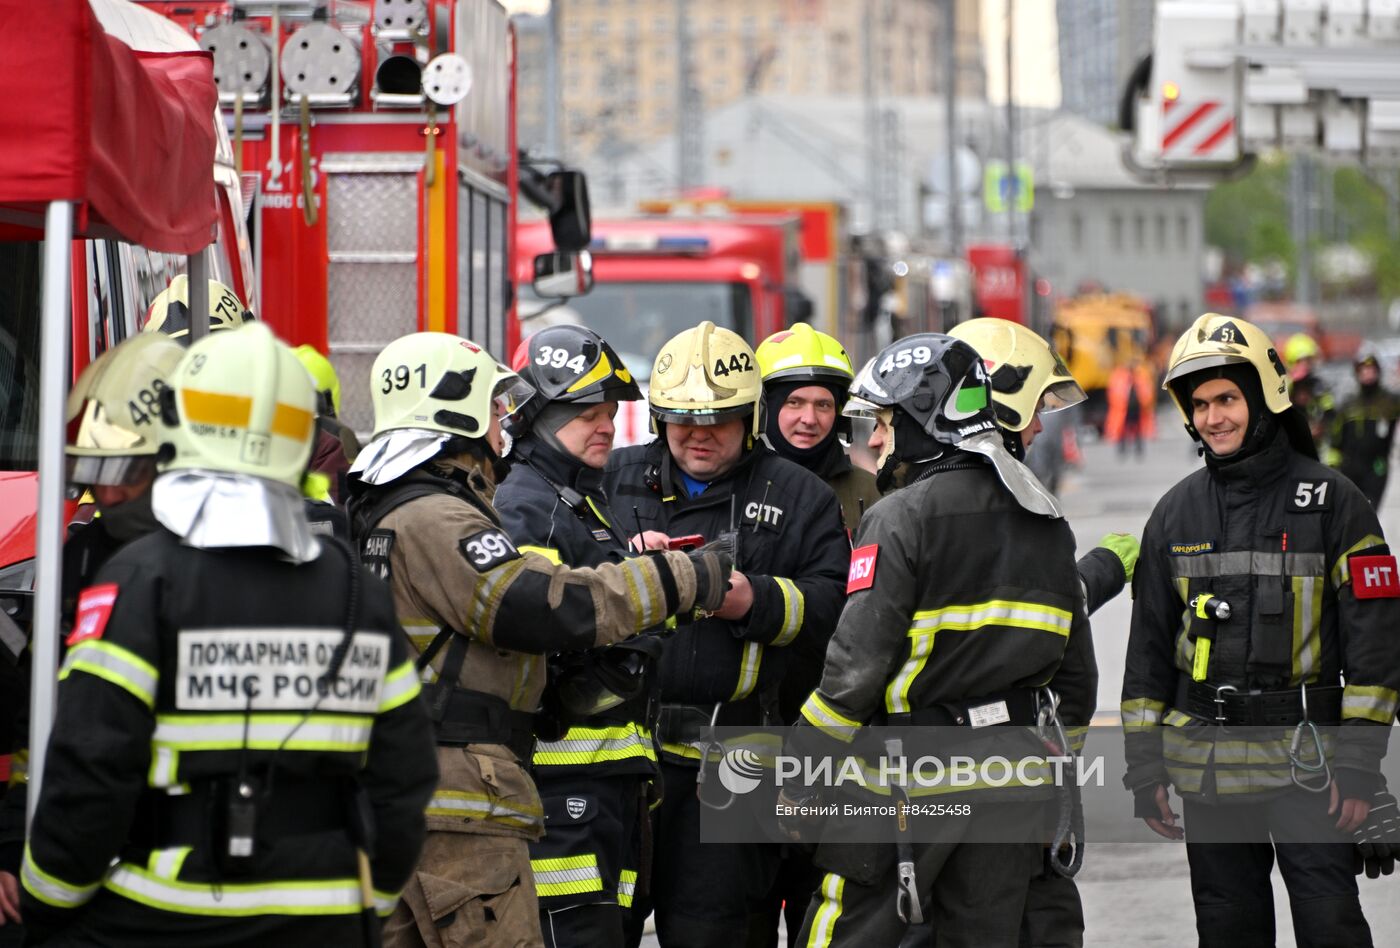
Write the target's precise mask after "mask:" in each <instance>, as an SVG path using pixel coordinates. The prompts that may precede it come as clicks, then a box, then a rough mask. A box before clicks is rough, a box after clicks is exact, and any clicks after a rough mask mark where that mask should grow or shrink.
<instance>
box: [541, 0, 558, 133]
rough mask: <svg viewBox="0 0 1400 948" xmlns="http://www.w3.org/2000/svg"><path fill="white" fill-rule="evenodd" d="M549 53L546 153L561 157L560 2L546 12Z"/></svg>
mask: <svg viewBox="0 0 1400 948" xmlns="http://www.w3.org/2000/svg"><path fill="white" fill-rule="evenodd" d="M545 16H546V17H547V19H546V20H545V24H546V27H545V33H546V35H547V36H548V49H549V52H548V55H547V56H546V57H545V88H544V153H545V154H546V155H548V156H550V157H551V158H558V157H559V4H557V3H551V4H550V5H549V12H548V13H547V14H545Z"/></svg>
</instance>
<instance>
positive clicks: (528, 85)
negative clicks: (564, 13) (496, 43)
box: [511, 13, 558, 151]
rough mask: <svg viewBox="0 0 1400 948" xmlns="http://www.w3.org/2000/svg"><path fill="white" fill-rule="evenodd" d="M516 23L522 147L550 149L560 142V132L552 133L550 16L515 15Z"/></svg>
mask: <svg viewBox="0 0 1400 948" xmlns="http://www.w3.org/2000/svg"><path fill="white" fill-rule="evenodd" d="M511 22H513V23H514V24H515V83H516V95H515V120H516V138H517V140H518V141H519V144H520V147H522V148H528V149H535V150H540V151H545V150H548V149H549V148H550V147H551V145H553V144H555V143H556V142H557V137H556V136H557V135H558V129H557V128H556V129H554V134H551V133H550V132H551V130H550V127H549V126H550V122H551V118H552V117H551V115H550V97H549V87H550V83H551V81H552V79H551V74H550V73H551V70H550V66H551V60H552V58H553V56H554V38H553V37H552V36H550V32H549V17H548V16H547V15H546V16H534V15H531V14H524V13H522V14H516V15H515V16H513V17H511Z"/></svg>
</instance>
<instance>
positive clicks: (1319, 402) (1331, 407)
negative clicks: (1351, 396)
mask: <svg viewBox="0 0 1400 948" xmlns="http://www.w3.org/2000/svg"><path fill="white" fill-rule="evenodd" d="M1283 358H1284V360H1285V361H1286V362H1287V363H1288V366H1289V374H1290V376H1291V377H1292V380H1293V383H1292V388H1291V389H1290V392H1289V397H1290V399H1291V400H1292V402H1293V404H1294V405H1295V406H1297V407H1298V408H1300V409H1302V412H1303V415H1304V417H1306V418H1307V421H1308V430H1309V432H1310V433H1311V434H1312V439H1313V443H1314V444H1315V445H1317V447H1318V451H1319V452H1320V453H1325V451H1326V444H1327V431H1328V428H1330V427H1331V424H1332V415H1333V414H1334V413H1335V412H1336V410H1337V402H1336V399H1335V398H1333V396H1332V390H1331V388H1330V387H1329V386H1328V385H1327V383H1326V382H1325V381H1323V380H1322V378H1321V377H1320V376H1319V375H1318V374H1317V373H1316V372H1315V371H1314V369H1316V368H1317V363H1318V362H1319V361H1320V360H1321V359H1322V348H1321V347H1320V346H1319V345H1318V344H1317V340H1315V339H1313V337H1312V336H1309V335H1307V334H1306V333H1301V332H1300V333H1294V334H1293V335H1292V336H1289V337H1288V341H1287V342H1286V343H1284V345H1283Z"/></svg>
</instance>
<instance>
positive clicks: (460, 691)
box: [351, 457, 697, 839]
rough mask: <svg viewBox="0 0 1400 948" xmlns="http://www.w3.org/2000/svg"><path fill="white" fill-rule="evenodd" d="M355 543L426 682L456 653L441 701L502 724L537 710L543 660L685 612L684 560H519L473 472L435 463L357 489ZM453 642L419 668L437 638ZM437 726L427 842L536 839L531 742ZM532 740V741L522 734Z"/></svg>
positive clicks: (689, 600)
mask: <svg viewBox="0 0 1400 948" xmlns="http://www.w3.org/2000/svg"><path fill="white" fill-rule="evenodd" d="M404 483H408V484H410V485H412V486H416V487H419V488H421V489H423V491H424V492H423V493H422V494H421V495H420V496H417V497H416V498H414V499H412V500H409V501H408V502H406V503H402V504H400V505H397V506H394V507H393V508H392V509H391V510H390V511H389V512H388V513H387V514H385V515H384V516H382V517H378V516H377V515H374V514H373V513H370V511H373V509H374V505H375V502H376V501H377V500H383V498H384V497H386V496H387V494H388V491H391V490H393V489H394V488H395V487H396V485H400V486H401V485H402V484H404ZM351 485H352V491H356V492H360V491H363V492H364V493H363V497H362V498H361V497H357V498H356V500H355V501H353V502H352V517H353V519H354V522H355V528H354V529H355V533H356V537H357V539H358V542H359V543H360V545H361V548H362V550H363V551H364V558H365V561H366V563H367V564H372V565H373V566H374V568H376V569H377V570H379V571H380V573H381V575H384V576H386V577H387V578H388V579H389V582H390V586H391V587H392V589H393V591H394V605H395V608H396V609H397V611H398V615H399V619H400V621H401V622H403V625H404V628H405V629H406V630H407V632H408V634H409V638H410V640H411V641H412V644H413V648H414V650H415V652H417V653H418V655H419V663H420V664H426V667H425V668H423V669H422V677H423V680H424V681H425V682H428V683H431V684H436V683H437V681H438V676H439V675H441V674H442V673H443V669H444V668H445V667H447V662H448V661H449V660H450V659H452V656H453V652H454V650H455V649H461V650H462V651H461V652H460V653H459V658H458V659H457V662H456V663H457V664H458V665H459V668H460V671H459V672H458V673H457V675H456V676H455V682H454V683H453V684H452V687H451V688H450V689H447V690H438V691H437V694H440V695H450V696H451V697H452V699H453V701H455V700H456V699H457V697H458V696H463V697H465V698H468V699H471V702H472V703H474V704H475V705H476V706H478V707H480V706H481V703H482V701H481V699H482V696H484V697H485V698H486V699H487V702H488V703H489V702H491V701H497V702H500V703H502V704H503V705H504V706H505V708H506V709H508V711H505V718H506V719H507V720H516V721H518V720H520V719H521V716H522V715H523V716H526V717H528V716H530V715H533V714H534V713H535V711H536V710H537V709H538V708H539V707H540V696H541V694H542V693H543V691H544V687H545V680H546V668H545V656H546V655H547V654H548V653H550V652H557V651H579V650H583V649H589V648H594V647H596V646H601V645H608V644H611V643H613V642H618V641H621V640H622V639H624V638H627V637H629V636H631V635H634V634H636V633H637V632H639V631H640V630H642V629H646V628H650V627H651V626H653V625H657V624H658V623H660V622H662V621H664V620H665V619H666V618H667V616H669V615H672V614H673V613H675V612H676V611H678V610H680V609H685V610H689V609H691V608H692V607H693V605H694V602H695V599H696V593H697V577H696V573H695V568H694V567H693V566H692V565H691V562H690V559H689V558H688V557H687V556H686V554H684V553H679V552H666V553H659V554H655V555H650V556H643V557H637V558H636V559H631V560H627V561H625V562H623V563H619V564H603V565H601V566H599V567H597V569H592V570H587V569H571V568H569V567H566V566H560V565H556V564H554V563H551V562H550V561H549V560H548V559H546V558H545V557H543V556H539V555H537V554H534V553H526V554H521V552H520V551H519V550H517V549H516V547H515V544H514V543H512V542H511V540H510V538H509V537H508V536H507V535H506V533H505V532H504V530H503V529H502V527H501V523H500V520H499V518H498V516H497V514H496V511H495V509H494V508H493V507H492V505H491V502H492V496H493V494H494V490H495V488H494V484H493V482H492V481H491V480H489V479H488V477H487V476H486V474H485V473H484V472H483V470H482V469H481V465H480V462H477V461H475V460H472V459H469V458H465V457H464V458H462V459H454V460H451V461H447V462H441V461H439V462H432V463H431V464H429V465H428V466H427V468H426V469H425V468H418V469H415V470H414V471H413V472H410V473H409V474H407V475H405V476H404V477H401V478H398V479H397V480H396V481H394V482H393V483H392V484H389V485H384V486H380V487H374V488H369V489H368V490H367V491H366V490H365V485H364V484H363V483H359V482H357V481H356V480H354V479H352V481H351ZM443 632H446V633H447V635H446V638H447V639H449V640H450V641H449V642H448V644H447V645H446V646H445V647H442V648H439V649H437V650H436V651H435V654H433V655H431V656H430V659H429V661H427V662H426V663H425V662H424V661H423V656H424V655H425V654H428V650H429V649H431V648H432V643H433V642H434V640H435V639H437V640H439V641H442V640H441V639H439V633H443ZM452 717H453V716H452V714H451V709H450V707H449V713H448V716H447V717H446V718H444V719H442V720H439V721H438V722H437V723H438V724H439V732H440V733H439V747H438V764H439V767H440V769H441V771H442V777H441V779H440V781H439V784H438V788H437V791H436V792H435V794H434V795H433V798H432V800H431V802H430V803H429V805H428V829H429V830H444V831H449V832H460V833H481V834H486V835H498V836H515V837H523V838H526V839H538V838H539V836H540V835H541V833H542V832H543V826H544V817H543V813H542V811H541V807H540V798H539V794H538V793H537V791H536V789H535V785H534V782H533V781H532V780H531V779H530V776H529V774H528V773H527V771H526V769H525V766H524V765H523V764H522V759H523V758H524V757H526V756H527V755H529V753H530V748H531V744H532V743H533V742H532V741H529V740H527V741H526V742H525V743H524V744H523V745H521V744H518V743H517V744H516V745H515V746H514V748H512V746H508V744H507V742H506V741H504V740H489V741H488V740H481V741H466V742H459V741H449V740H447V739H445V738H444V737H443V736H442V735H444V734H446V732H447V730H448V729H449V727H448V726H450V725H456V724H458V723H459V722H457V721H454V720H453V719H452ZM527 737H528V734H527Z"/></svg>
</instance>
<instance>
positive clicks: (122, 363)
mask: <svg viewBox="0 0 1400 948" xmlns="http://www.w3.org/2000/svg"><path fill="white" fill-rule="evenodd" d="M184 352H185V351H184V349H182V348H181V347H180V346H179V344H177V343H175V342H174V341H172V340H170V339H167V338H165V337H163V336H156V335H151V336H144V335H143V336H137V337H135V338H133V339H128V340H126V341H124V342H122V343H121V344H120V345H118V346H116V347H114V348H112V349H109V350H107V351H106V352H105V353H103V354H102V355H101V356H99V357H98V358H97V359H96V360H95V361H93V362H91V363H90V364H88V365H87V366H86V367H85V368H84V369H83V371H82V374H81V375H79V376H78V381H77V383H76V384H75V385H74V386H73V391H72V392H71V393H70V394H69V396H68V422H69V436H68V444H67V446H66V447H65V449H64V453H65V454H66V455H67V466H68V477H67V483H68V494H69V496H70V497H77V496H78V495H80V494H82V493H84V492H85V491H86V492H88V493H90V494H91V496H92V498H93V500H94V503H95V506H96V508H97V515H96V516H95V517H94V518H93V519H92V520H91V521H89V522H87V523H84V524H80V525H77V526H75V527H73V528H72V529H70V530H69V533H68V538H67V539H66V540H65V541H64V545H63V580H62V582H63V599H62V611H61V620H60V630H61V632H62V633H63V634H64V635H66V634H67V633H68V631H69V630H70V629H71V628H72V625H73V615H74V612H75V610H76V608H77V602H78V593H79V592H81V591H82V589H83V588H84V587H86V586H88V585H90V584H91V583H92V580H93V577H94V576H96V575H97V571H98V570H99V569H101V568H102V566H103V565H104V564H105V563H106V562H107V561H108V560H109V559H111V557H112V555H113V554H114V553H116V552H117V550H118V549H120V548H121V547H122V546H123V545H124V544H126V543H128V542H130V541H132V540H134V539H136V538H137V537H140V536H144V535H145V534H147V533H150V532H151V531H152V530H154V529H156V526H157V525H156V520H155V515H154V514H153V513H152V512H151V483H152V482H153V481H154V480H155V477H156V455H157V452H158V451H159V449H160V435H161V430H162V425H161V414H160V412H161V409H160V403H161V393H162V392H163V391H164V390H165V389H166V388H167V387H168V386H169V378H170V375H171V372H172V371H173V370H174V368H175V365H176V363H178V362H179V361H180V357H181V356H183V355H184ZM27 695H28V689H27V688H25V689H24V697H23V698H22V700H21V703H20V711H19V719H18V724H19V726H18V727H17V728H16V733H19V734H28V731H29V726H28V720H29V718H28V712H29V701H28V697H27ZM28 757H29V754H28V751H27V749H25V748H20V749H17V750H15V751H14V752H13V754H12V758H11V759H12V765H11V771H10V787H9V791H8V792H7V793H6V794H5V796H4V798H3V800H0V917H2V916H8V917H9V919H10V920H11V921H18V917H19V883H18V879H19V872H20V856H21V854H22V852H23V850H24V837H25V833H24V818H25V806H26V804H27V801H28V783H27V779H26V778H27V773H26V765H27V763H28Z"/></svg>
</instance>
